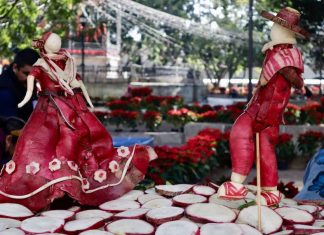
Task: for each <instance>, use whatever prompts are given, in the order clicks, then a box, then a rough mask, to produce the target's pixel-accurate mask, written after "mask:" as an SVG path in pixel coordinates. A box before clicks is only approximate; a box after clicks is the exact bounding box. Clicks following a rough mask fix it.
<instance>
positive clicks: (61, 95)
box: [39, 90, 78, 130]
mask: <svg viewBox="0 0 324 235" xmlns="http://www.w3.org/2000/svg"><path fill="white" fill-rule="evenodd" d="M76 92H78V90H76ZM65 94H66V93H65V92H64V91H56V92H55V91H49V90H45V91H41V92H39V95H40V96H48V98H49V101H50V102H51V103H52V104H53V106H54V108H55V109H56V110H57V111H58V113H59V114H60V115H61V117H62V119H63V120H64V122H65V124H66V125H67V126H68V127H69V128H71V129H72V130H75V127H74V126H73V125H72V124H71V123H70V122H69V121H68V119H67V118H66V117H65V115H64V113H63V111H62V110H61V108H60V106H59V105H58V104H57V103H56V101H55V99H54V97H55V98H56V99H59V100H61V101H62V102H64V104H66V105H67V106H68V107H69V108H71V109H72V110H73V111H74V112H76V113H77V111H76V110H75V108H74V107H73V106H72V105H71V104H70V103H69V102H68V101H67V100H66V99H64V96H65Z"/></svg>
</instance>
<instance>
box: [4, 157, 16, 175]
mask: <svg viewBox="0 0 324 235" xmlns="http://www.w3.org/2000/svg"><path fill="white" fill-rule="evenodd" d="M15 169H16V163H15V162H14V161H13V160H10V161H9V162H8V163H7V164H6V172H7V173H8V174H9V175H11V174H12V173H13V172H14V171H15Z"/></svg>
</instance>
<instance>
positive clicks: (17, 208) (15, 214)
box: [0, 203, 34, 220]
mask: <svg viewBox="0 0 324 235" xmlns="http://www.w3.org/2000/svg"><path fill="white" fill-rule="evenodd" d="M33 215H34V214H33V212H31V210H29V209H28V208H27V207H25V206H22V205H20V204H16V203H0V217H1V218H12V219H18V220H23V219H26V218H29V217H32V216H33Z"/></svg>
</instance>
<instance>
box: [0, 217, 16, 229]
mask: <svg viewBox="0 0 324 235" xmlns="http://www.w3.org/2000/svg"><path fill="white" fill-rule="evenodd" d="M20 225H21V221H20V220H16V219H8V218H0V231H2V230H5V229H8V228H19V227H20Z"/></svg>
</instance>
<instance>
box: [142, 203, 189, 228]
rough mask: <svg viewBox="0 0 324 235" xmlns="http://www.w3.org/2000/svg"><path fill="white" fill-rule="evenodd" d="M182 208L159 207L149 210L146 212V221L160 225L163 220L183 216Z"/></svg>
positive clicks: (171, 219) (167, 220) (166, 220)
mask: <svg viewBox="0 0 324 235" xmlns="http://www.w3.org/2000/svg"><path fill="white" fill-rule="evenodd" d="M183 212H184V209H182V208H179V207H161V208H155V209H152V210H150V211H149V212H148V213H147V214H146V220H147V222H150V223H153V224H155V225H160V224H163V223H165V222H169V221H173V220H178V219H180V218H181V217H182V216H183Z"/></svg>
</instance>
